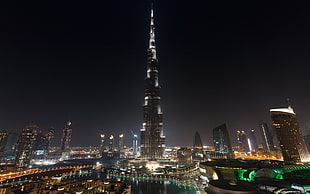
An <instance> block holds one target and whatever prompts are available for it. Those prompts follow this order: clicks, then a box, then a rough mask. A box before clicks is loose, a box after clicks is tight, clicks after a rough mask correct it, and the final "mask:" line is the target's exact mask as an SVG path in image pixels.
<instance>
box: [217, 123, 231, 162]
mask: <svg viewBox="0 0 310 194" xmlns="http://www.w3.org/2000/svg"><path fill="white" fill-rule="evenodd" d="M213 143H214V150H215V153H216V154H217V155H219V156H223V157H225V158H233V157H234V155H233V151H232V147H231V143H230V137H229V133H228V128H227V125H226V123H225V124H222V125H220V126H218V127H216V128H214V129H213Z"/></svg>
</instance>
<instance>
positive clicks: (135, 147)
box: [132, 134, 138, 156]
mask: <svg viewBox="0 0 310 194" xmlns="http://www.w3.org/2000/svg"><path fill="white" fill-rule="evenodd" d="M132 153H133V155H134V156H136V155H137V154H138V135H136V134H133V140H132Z"/></svg>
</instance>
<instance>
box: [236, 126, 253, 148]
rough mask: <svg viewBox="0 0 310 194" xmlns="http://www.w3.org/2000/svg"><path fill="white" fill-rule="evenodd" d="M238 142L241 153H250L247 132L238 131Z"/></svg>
mask: <svg viewBox="0 0 310 194" xmlns="http://www.w3.org/2000/svg"><path fill="white" fill-rule="evenodd" d="M237 142H238V147H239V152H249V151H250V148H249V142H248V138H247V135H246V133H245V131H243V130H241V131H237Z"/></svg>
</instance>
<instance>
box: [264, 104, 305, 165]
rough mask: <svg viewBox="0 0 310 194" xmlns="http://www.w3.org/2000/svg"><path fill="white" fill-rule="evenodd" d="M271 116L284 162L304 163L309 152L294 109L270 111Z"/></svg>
mask: <svg viewBox="0 0 310 194" xmlns="http://www.w3.org/2000/svg"><path fill="white" fill-rule="evenodd" d="M270 115H271V119H272V125H273V127H274V128H275V130H276V133H277V138H278V140H279V144H280V148H281V151H282V155H283V159H284V161H288V162H301V161H303V160H304V159H305V158H306V157H307V156H308V150H307V147H306V144H305V142H304V139H303V137H302V134H301V131H300V127H299V124H298V122H297V118H296V114H295V112H294V110H293V108H292V107H290V106H289V107H288V108H275V109H270Z"/></svg>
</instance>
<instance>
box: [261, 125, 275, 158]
mask: <svg viewBox="0 0 310 194" xmlns="http://www.w3.org/2000/svg"><path fill="white" fill-rule="evenodd" d="M259 125H260V128H261V130H262V135H263V146H264V149H265V150H266V151H267V152H270V151H271V150H273V149H274V143H273V137H272V135H271V132H270V130H269V127H268V125H267V123H264V122H262V121H261V122H260V123H259Z"/></svg>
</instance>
